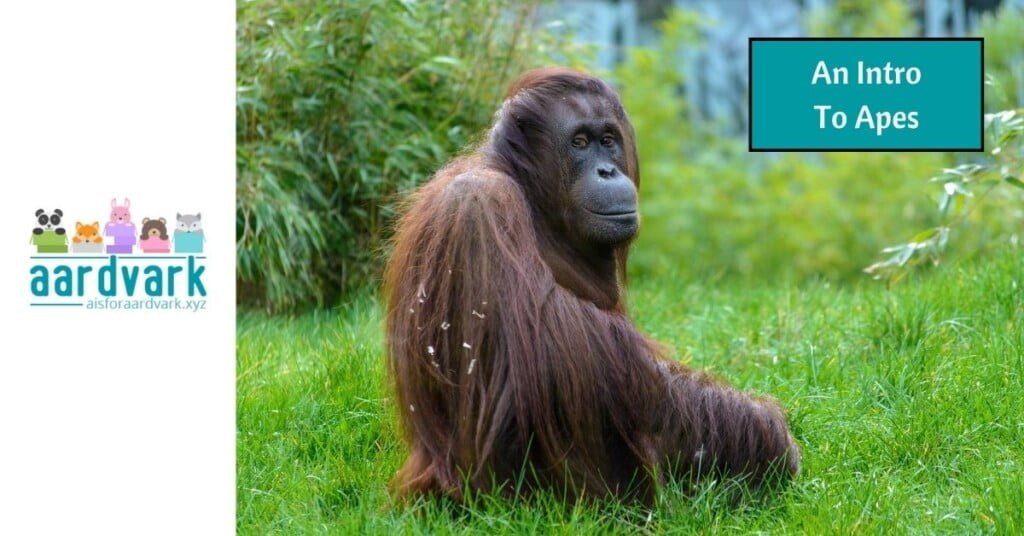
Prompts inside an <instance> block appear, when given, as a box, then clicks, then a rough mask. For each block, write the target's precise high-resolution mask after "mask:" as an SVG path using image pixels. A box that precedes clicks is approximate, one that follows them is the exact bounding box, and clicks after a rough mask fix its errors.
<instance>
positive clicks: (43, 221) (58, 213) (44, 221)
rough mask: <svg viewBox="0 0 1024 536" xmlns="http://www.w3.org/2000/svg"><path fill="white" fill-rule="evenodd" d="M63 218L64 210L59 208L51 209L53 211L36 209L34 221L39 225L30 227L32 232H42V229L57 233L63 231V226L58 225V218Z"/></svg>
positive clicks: (62, 232)
mask: <svg viewBox="0 0 1024 536" xmlns="http://www.w3.org/2000/svg"><path fill="white" fill-rule="evenodd" d="M62 218H64V212H63V211H62V210H61V209H59V208H55V209H53V212H50V213H47V212H46V211H45V210H43V209H39V210H37V211H36V221H38V222H39V227H36V228H35V229H32V234H37V235H39V234H43V231H53V232H55V233H57V234H59V235H62V234H64V233H65V231H64V228H63V227H60V220H61V219H62Z"/></svg>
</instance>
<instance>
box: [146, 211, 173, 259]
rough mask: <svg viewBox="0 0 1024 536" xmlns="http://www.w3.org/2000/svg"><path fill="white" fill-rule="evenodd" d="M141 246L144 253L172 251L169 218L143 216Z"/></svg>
mask: <svg viewBox="0 0 1024 536" xmlns="http://www.w3.org/2000/svg"><path fill="white" fill-rule="evenodd" d="M139 248H140V249H142V252H143V253H170V251H171V241H170V238H169V237H168V236H167V220H165V219H163V218H157V219H155V220H151V219H149V218H142V234H141V235H140V236H139Z"/></svg>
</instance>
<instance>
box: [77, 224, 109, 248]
mask: <svg viewBox="0 0 1024 536" xmlns="http://www.w3.org/2000/svg"><path fill="white" fill-rule="evenodd" d="M71 241H72V242H74V243H75V244H102V243H103V237H102V236H100V222H98V221H94V222H92V225H85V224H84V223H82V222H80V221H79V222H75V237H74V238H72V239H71Z"/></svg>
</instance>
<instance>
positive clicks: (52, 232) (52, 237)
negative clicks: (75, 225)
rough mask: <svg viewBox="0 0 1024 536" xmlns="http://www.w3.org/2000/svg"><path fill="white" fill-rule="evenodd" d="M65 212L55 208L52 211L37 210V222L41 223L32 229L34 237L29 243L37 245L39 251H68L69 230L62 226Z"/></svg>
mask: <svg viewBox="0 0 1024 536" xmlns="http://www.w3.org/2000/svg"><path fill="white" fill-rule="evenodd" d="M63 218H64V212H63V211H62V210H61V209H59V208H55V209H53V211H52V212H47V211H45V210H43V209H39V210H37V211H36V223H38V224H39V225H38V226H37V227H35V228H33V229H32V238H30V239H29V243H30V244H32V245H33V246H35V247H36V251H38V252H39V253H67V252H68V236H67V231H65V230H64V228H63V227H61V226H60V221H61V219H63Z"/></svg>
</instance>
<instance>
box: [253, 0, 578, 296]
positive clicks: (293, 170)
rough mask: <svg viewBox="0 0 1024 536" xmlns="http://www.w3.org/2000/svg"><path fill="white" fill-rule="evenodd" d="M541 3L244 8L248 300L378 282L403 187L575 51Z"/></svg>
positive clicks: (271, 3) (375, 1)
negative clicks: (539, 21)
mask: <svg viewBox="0 0 1024 536" xmlns="http://www.w3.org/2000/svg"><path fill="white" fill-rule="evenodd" d="M534 4H535V2H514V1H512V0H502V1H489V0H470V1H466V2H458V3H453V2H408V1H399V0H370V1H364V2H351V1H343V2H340V3H339V2H330V1H326V0H317V1H314V0H306V1H298V2H284V1H280V0H253V1H243V2H240V3H239V4H238V27H237V36H236V38H237V46H238V59H237V61H238V66H237V67H238V74H237V84H238V88H237V108H236V115H237V127H236V137H237V166H238V179H237V180H238V183H237V190H238V193H237V195H238V204H237V218H236V221H237V230H236V232H237V252H238V279H239V298H240V301H243V302H257V303H261V304H264V305H265V306H267V307H268V308H274V309H281V308H288V307H293V306H297V305H306V304H313V303H316V304H323V303H330V302H332V301H334V300H335V299H336V298H337V297H338V295H339V292H340V291H342V289H344V288H347V287H349V286H351V285H352V284H354V283H360V282H367V281H372V280H373V278H374V275H375V274H376V273H377V271H376V270H377V267H378V266H379V260H380V258H381V255H380V248H381V246H380V244H381V243H382V241H381V239H382V237H384V236H385V235H386V230H387V228H388V223H389V221H390V218H391V216H392V213H393V211H392V206H393V202H394V201H395V200H396V198H397V197H398V194H399V193H401V192H403V191H406V190H408V189H410V188H412V187H413V186H414V185H416V184H417V183H419V182H421V181H423V180H424V179H426V178H427V177H428V176H429V175H430V173H431V172H432V171H433V170H435V169H436V168H437V167H438V166H440V165H441V164H443V163H444V162H445V161H446V160H447V159H449V158H450V157H451V156H452V154H453V153H455V152H457V151H458V150H459V149H461V148H463V147H465V146H466V145H467V144H469V143H470V142H472V141H473V137H474V136H476V135H477V134H478V133H480V132H481V131H482V129H483V128H484V126H485V125H486V124H487V123H488V122H489V120H490V118H491V114H492V113H493V112H494V110H495V109H496V107H497V105H498V103H499V102H500V100H501V97H502V91H503V90H504V88H505V87H506V85H507V84H508V82H509V80H510V78H512V77H514V76H516V75H517V74H519V72H520V71H522V70H523V69H525V68H527V67H533V66H537V65H539V64H542V63H544V60H545V58H548V57H550V55H551V53H552V52H554V51H556V50H560V49H562V48H563V46H562V45H563V44H562V43H560V42H558V41H557V40H556V38H555V37H553V36H552V35H551V34H548V33H545V32H543V31H537V30H536V29H534V28H532V26H531V24H530V21H531V18H532V13H533V11H534V7H535V5H534Z"/></svg>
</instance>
